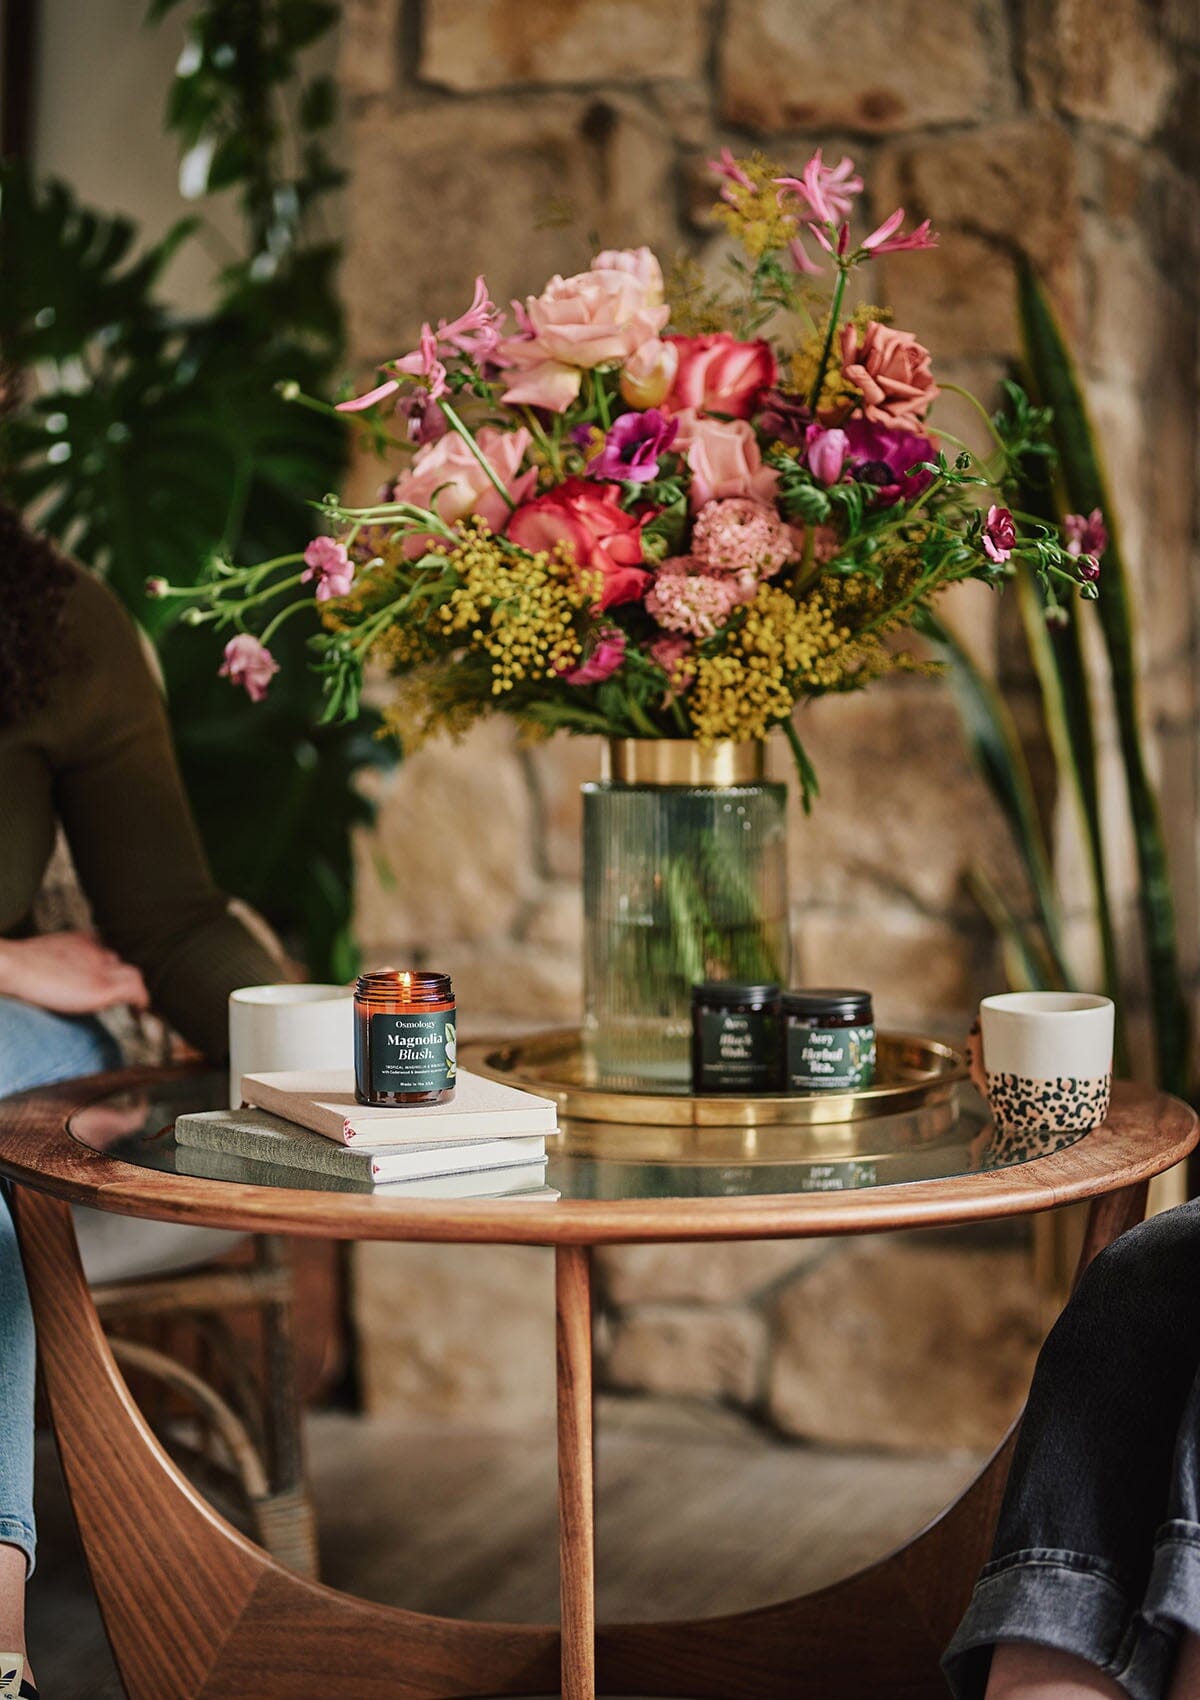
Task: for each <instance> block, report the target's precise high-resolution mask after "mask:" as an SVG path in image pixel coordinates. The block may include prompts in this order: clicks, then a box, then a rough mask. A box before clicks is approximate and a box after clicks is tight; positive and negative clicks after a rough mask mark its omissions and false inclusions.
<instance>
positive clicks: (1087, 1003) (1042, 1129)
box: [968, 992, 1114, 1152]
mask: <svg viewBox="0 0 1200 1700" xmlns="http://www.w3.org/2000/svg"><path fill="white" fill-rule="evenodd" d="M1113 1017H1114V1012H1113V1005H1112V1000H1111V998H1105V997H1101V996H1100V995H1099V994H1098V993H1096V992H1003V993H1001V994H1000V995H999V996H997V997H991V998H984V1000H983V1002H982V1003H981V1004H980V1006H979V1024H978V1028H977V1030H976V1032H975V1033H973V1034H972V1037H971V1041H970V1042H969V1044H968V1054H969V1057H970V1061H971V1076H972V1079H973V1080H974V1081H975V1084H976V1086H978V1087H979V1090H980V1091H981V1092H982V1093H983V1095H984V1096H985V1097H986V1099H987V1101H988V1104H989V1106H990V1108H991V1112H992V1116H993V1118H994V1120H995V1123H996V1132H997V1134H998V1135H999V1136H1001V1137H1002V1138H1004V1139H1005V1140H1007V1141H1009V1142H1010V1143H1011V1142H1012V1141H1013V1140H1017V1141H1024V1140H1028V1141H1029V1142H1030V1144H1031V1147H1032V1146H1036V1148H1037V1149H1038V1150H1040V1151H1043V1152H1045V1151H1053V1150H1055V1149H1057V1148H1058V1147H1059V1146H1061V1145H1067V1144H1069V1143H1070V1142H1071V1140H1073V1139H1077V1138H1078V1137H1079V1135H1080V1134H1082V1133H1090V1132H1091V1130H1092V1129H1093V1128H1095V1127H1099V1125H1100V1123H1101V1122H1102V1121H1103V1120H1104V1118H1105V1116H1106V1115H1107V1114H1108V1106H1109V1100H1110V1098H1111V1095H1112V1057H1113Z"/></svg>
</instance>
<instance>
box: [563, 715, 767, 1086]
mask: <svg viewBox="0 0 1200 1700" xmlns="http://www.w3.org/2000/svg"><path fill="white" fill-rule="evenodd" d="M763 773H764V764H763V746H762V745H761V744H757V743H755V744H718V745H715V746H713V747H711V748H707V749H705V748H702V747H701V746H700V745H699V744H696V743H694V742H692V741H691V740H685V739H670V738H666V739H620V740H616V739H614V740H613V741H612V742H611V743H610V744H609V746H608V751H607V770H606V777H605V778H604V779H602V780H601V781H599V782H598V783H595V784H590V785H585V786H584V787H583V886H584V894H583V895H584V1048H585V1056H586V1059H587V1066H588V1070H589V1074H590V1075H591V1076H592V1077H593V1078H594V1079H595V1081H596V1083H597V1084H598V1085H605V1086H614V1087H629V1088H640V1089H642V1090H648V1091H655V1092H686V1091H688V1090H689V1085H690V1034H691V994H692V987H693V986H695V985H698V984H700V983H701V982H702V981H704V980H742V981H753V982H756V983H757V982H764V981H777V982H780V983H782V984H786V983H787V977H788V968H789V954H790V937H789V927H788V894H787V838H786V834H787V790H786V787H785V786H783V785H778V784H771V783H768V782H767V781H766V780H765V779H764V777H763Z"/></svg>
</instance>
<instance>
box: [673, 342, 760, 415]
mask: <svg viewBox="0 0 1200 1700" xmlns="http://www.w3.org/2000/svg"><path fill="white" fill-rule="evenodd" d="M666 340H667V341H668V342H670V343H673V344H674V345H675V347H676V348H677V349H678V351H679V371H678V372H677V373H676V376H675V382H674V384H673V385H672V386H671V393H670V394H669V395H668V397H667V401H666V406H667V410H668V412H670V413H682V412H683V411H684V410H685V409H687V408H696V409H697V410H698V411H699V412H700V413H728V414H731V415H732V417H733V418H734V419H749V417H750V415H751V414H752V413H753V412H754V410H755V408H756V407H757V406H758V402H759V398H760V397H761V395H762V393H763V391H764V390H767V389H770V387H771V385H772V384H773V383H774V382H775V372H776V368H775V356H774V354H773V353H772V352H771V348H770V345H769V344H768V343H765V342H762V341H757V342H739V341H738V339H737V337H734V336H730V335H729V333H728V331H716V332H714V333H713V334H712V335H711V336H670V337H668V338H667V339H666Z"/></svg>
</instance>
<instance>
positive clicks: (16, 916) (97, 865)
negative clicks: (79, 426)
mask: <svg viewBox="0 0 1200 1700" xmlns="http://www.w3.org/2000/svg"><path fill="white" fill-rule="evenodd" d="M0 800H2V811H3V835H2V837H0V1096H3V1095H6V1094H8V1093H11V1092H18V1091H22V1090H24V1089H25V1088H27V1087H32V1086H39V1085H46V1084H48V1083H50V1082H51V1081H55V1080H63V1079H67V1078H69V1077H71V1076H73V1075H77V1074H87V1073H90V1072H93V1071H94V1070H97V1069H103V1068H110V1067H113V1066H114V1065H115V1064H116V1063H117V1062H118V1061H119V1056H118V1053H117V1048H116V1046H115V1044H114V1042H113V1040H112V1039H111V1037H110V1036H109V1034H108V1033H107V1031H106V1030H105V1028H104V1027H103V1026H102V1025H101V1023H100V1022H99V1021H98V1020H97V1019H96V1016H97V1013H98V1012H100V1011H102V1010H105V1009H111V1008H114V1007H116V1006H117V1005H122V1004H127V1005H130V1006H132V1007H133V1008H134V1009H145V1008H148V1007H153V1008H154V1009H155V1010H156V1011H158V1012H159V1013H161V1014H162V1015H163V1016H164V1017H165V1019H166V1020H167V1021H168V1022H170V1024H171V1025H172V1026H173V1027H175V1028H177V1029H178V1031H179V1032H180V1033H182V1034H183V1036H184V1037H185V1038H186V1039H188V1040H189V1041H190V1042H191V1043H192V1044H194V1045H196V1046H197V1047H198V1048H199V1049H200V1050H201V1051H203V1052H204V1053H205V1055H206V1056H209V1057H212V1058H214V1059H215V1058H220V1057H222V1056H223V1055H224V1054H225V1050H226V1043H227V999H228V996H229V993H230V992H231V991H233V990H234V989H235V988H236V987H238V986H247V985H255V984H261V983H263V982H266V981H272V980H276V979H278V978H279V964H278V962H277V961H276V960H275V959H274V958H273V957H272V956H271V955H270V953H269V952H268V951H267V950H265V949H264V948H263V947H262V946H261V945H260V944H259V943H258V942H256V941H255V939H253V938H252V937H251V935H250V934H249V932H247V930H246V929H245V928H244V927H243V926H242V925H241V924H240V922H238V921H237V920H235V919H234V918H233V916H232V915H231V914H230V913H229V908H228V904H227V901H226V899H225V897H224V896H223V895H222V894H221V892H219V891H218V890H217V889H216V887H215V886H214V885H213V882H212V878H211V876H210V874H209V871H208V868H207V866H206V863H205V860H204V855H203V852H202V851H201V848H200V843H199V840H198V838H197V836H196V830H195V827H194V825H193V823H192V820H191V816H190V814H189V812H188V807H187V803H186V800H185V798H184V794H183V789H182V786H181V784H180V780H179V774H178V771H177V768H176V765H175V758H174V754H173V751H172V748H171V740H170V734H169V731H168V727H167V720H166V715H165V712H164V709H163V704H162V699H161V695H160V692H159V689H158V686H157V684H156V683H155V680H154V678H153V676H152V674H151V672H150V668H149V666H148V664H147V660H146V656H145V653H144V652H143V649H142V646H141V641H140V639H139V637H138V634H137V631H136V628H135V627H134V625H133V623H132V621H131V620H130V619H129V617H128V615H127V614H126V613H125V611H124V610H123V609H122V608H121V606H120V605H119V603H118V602H117V601H116V599H115V598H114V597H113V596H112V595H111V594H110V592H109V591H108V590H106V589H105V588H104V586H103V585H102V584H100V583H99V582H98V581H97V580H96V579H94V578H92V577H90V576H89V575H88V574H87V573H85V572H83V571H82V570H81V569H80V568H78V567H76V566H74V565H72V564H71V563H70V562H67V561H65V560H63V559H62V558H61V557H60V556H59V555H58V554H56V552H55V551H54V550H53V549H52V548H51V547H50V546H49V545H48V544H47V543H45V542H44V541H42V540H40V539H37V538H35V537H33V536H31V535H30V534H29V532H27V531H26V530H25V528H24V527H23V525H22V524H21V521H20V518H19V516H18V515H17V514H16V513H15V512H14V511H13V510H12V509H11V508H9V507H7V506H6V505H5V504H3V503H0ZM59 824H61V825H62V827H63V828H64V830H65V832H66V836H67V840H68V843H69V845H70V849H71V854H72V857H73V860H74V862H75V867H76V869H77V871H78V874H79V878H80V881H81V883H82V885H83V889H84V892H85V894H86V896H87V898H88V900H89V902H90V904H91V906H92V911H93V914H94V916H95V921H96V926H97V928H98V932H99V937H98V938H92V937H89V936H87V935H84V934H79V933H61V934H56V935H50V936H46V937H35V936H30V921H29V916H30V911H31V908H32V905H33V900H34V897H35V895H36V893H37V890H38V887H39V884H40V882H41V879H42V876H43V874H44V872H45V869H46V865H47V863H48V861H49V858H50V854H51V851H52V849H53V846H54V842H55V835H56V830H57V827H58V825H59ZM0 1364H2V1365H3V1373H4V1410H3V1420H2V1422H0V1667H2V1668H3V1674H5V1675H7V1672H8V1671H9V1670H12V1669H19V1666H20V1662H21V1660H23V1659H24V1656H25V1632H24V1606H25V1581H26V1578H27V1576H28V1574H29V1572H30V1571H31V1570H32V1568H33V1561H34V1539H35V1536H34V1520H33V1508H32V1497H33V1374H34V1335H33V1322H32V1318H31V1315H30V1310H29V1301H28V1297H27V1295H26V1291H25V1281H24V1275H23V1273H22V1270H21V1261H20V1256H19V1253H18V1250H17V1244H16V1237H15V1234H14V1231H13V1225H12V1218H11V1216H10V1214H9V1211H8V1207H7V1201H6V1200H4V1199H3V1198H2V1197H0ZM10 1650H11V1654H12V1657H11V1658H10ZM27 1676H28V1673H26V1677H27ZM16 1681H17V1682H18V1683H19V1684H20V1686H19V1687H17V1686H13V1684H11V1683H6V1684H5V1685H4V1687H3V1688H2V1689H0V1693H2V1694H4V1696H5V1700H7V1695H8V1694H9V1693H11V1694H13V1695H16V1694H17V1693H20V1694H22V1695H26V1694H34V1693H35V1692H36V1690H35V1689H34V1688H33V1686H32V1684H31V1681H29V1680H24V1681H22V1680H21V1677H20V1675H18V1676H17V1678H16Z"/></svg>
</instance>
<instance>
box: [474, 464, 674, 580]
mask: <svg viewBox="0 0 1200 1700" xmlns="http://www.w3.org/2000/svg"><path fill="white" fill-rule="evenodd" d="M620 494H621V487H620V485H619V484H595V483H593V482H592V481H591V480H589V479H586V478H568V479H567V481H566V483H565V484H560V485H558V486H557V488H556V489H553V490H548V491H547V492H546V494H545V495H544V496H536V497H535V498H534V500H533V501H532V502H526V503H525V505H524V506H523V507H520V508H518V509H517V511H516V513H515V514H514V515H513V516H512V518H511V520H510V521H509V522H508V535H509V537H510V538H511V539H512V541H513V542H514V543H518V544H520V546H521V548H522V549H528V550H529V551H530V553H531V554H538V553H540V551H542V550H543V549H552V548H553V547H554V545H555V544H556V543H560V542H562V543H569V544H570V546H571V552H572V554H573V555H574V557H575V565H576V566H577V567H579V568H581V569H583V570H584V571H587V572H598V573H602V574H603V576H604V584H603V587H602V589H601V592H600V598H599V601H598V602H597V604H596V605H597V607H599V608H614V607H616V605H617V604H618V603H620V602H640V601H641V599H642V596H643V594H644V592H645V589H646V585H647V583H648V582H649V579H650V574H649V573H648V572H647V571H646V570H645V569H644V568H643V567H642V565H641V562H642V559H643V556H642V522H641V520H640V519H635V518H634V516H633V515H632V514H627V513H626V512H625V509H624V508H623V507H622V506H621V504H620V501H619V497H620Z"/></svg>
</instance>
